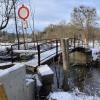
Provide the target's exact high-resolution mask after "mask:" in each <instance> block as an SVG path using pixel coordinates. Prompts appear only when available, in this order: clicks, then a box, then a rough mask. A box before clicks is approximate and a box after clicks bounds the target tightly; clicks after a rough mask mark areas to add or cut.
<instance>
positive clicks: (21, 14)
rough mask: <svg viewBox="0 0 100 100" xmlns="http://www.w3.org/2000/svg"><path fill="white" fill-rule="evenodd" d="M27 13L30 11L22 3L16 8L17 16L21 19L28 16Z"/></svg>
mask: <svg viewBox="0 0 100 100" xmlns="http://www.w3.org/2000/svg"><path fill="white" fill-rule="evenodd" d="M29 14H30V11H29V9H28V7H26V6H24V5H22V7H20V8H19V10H18V16H19V18H21V19H22V20H26V19H27V18H28V17H29Z"/></svg>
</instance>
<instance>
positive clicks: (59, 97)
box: [48, 92, 100, 100]
mask: <svg viewBox="0 0 100 100" xmlns="http://www.w3.org/2000/svg"><path fill="white" fill-rule="evenodd" d="M48 98H49V100H100V98H99V97H97V96H87V95H85V94H84V93H74V92H73V93H68V92H54V93H51V94H50V95H49V96H48Z"/></svg>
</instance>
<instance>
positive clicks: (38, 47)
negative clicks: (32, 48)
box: [37, 45, 40, 66]
mask: <svg viewBox="0 0 100 100" xmlns="http://www.w3.org/2000/svg"><path fill="white" fill-rule="evenodd" d="M37 50H38V66H40V45H37Z"/></svg>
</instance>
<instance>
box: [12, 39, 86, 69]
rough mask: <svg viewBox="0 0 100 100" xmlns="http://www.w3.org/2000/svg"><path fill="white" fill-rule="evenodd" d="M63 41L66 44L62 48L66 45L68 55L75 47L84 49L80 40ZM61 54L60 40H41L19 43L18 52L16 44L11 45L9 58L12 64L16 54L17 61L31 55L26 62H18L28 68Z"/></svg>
mask: <svg viewBox="0 0 100 100" xmlns="http://www.w3.org/2000/svg"><path fill="white" fill-rule="evenodd" d="M65 40H66V43H65V45H64V46H65V47H66V44H67V46H68V53H71V52H73V50H74V49H75V48H77V47H86V45H85V44H84V42H83V41H82V40H80V39H76V38H68V39H65ZM61 53H62V48H61V41H60V40H58V39H54V40H42V41H34V42H28V43H20V50H18V44H13V45H11V52H10V55H11V57H10V58H11V60H12V62H14V59H16V57H15V55H16V54H17V55H20V56H19V58H18V59H19V61H20V60H21V59H22V55H24V58H28V56H26V55H29V56H30V55H32V56H31V59H27V61H20V62H23V63H24V64H25V65H27V66H30V67H37V66H40V65H41V64H43V63H45V62H47V61H48V60H50V59H52V58H54V57H56V56H57V55H59V54H61Z"/></svg>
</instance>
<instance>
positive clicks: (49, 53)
mask: <svg viewBox="0 0 100 100" xmlns="http://www.w3.org/2000/svg"><path fill="white" fill-rule="evenodd" d="M60 53H61V50H60V47H58V54H60ZM40 56H41V63H44V62H46V61H48V60H49V59H51V58H53V57H55V56H56V48H53V49H51V50H48V51H46V52H43V53H41V55H40ZM24 64H25V65H27V66H31V67H36V66H38V55H35V58H33V59H32V60H30V61H28V62H25V63H24Z"/></svg>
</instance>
